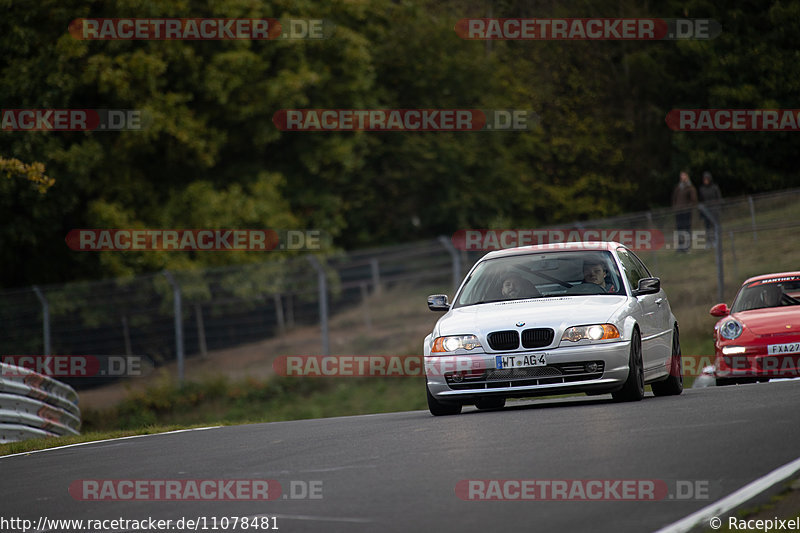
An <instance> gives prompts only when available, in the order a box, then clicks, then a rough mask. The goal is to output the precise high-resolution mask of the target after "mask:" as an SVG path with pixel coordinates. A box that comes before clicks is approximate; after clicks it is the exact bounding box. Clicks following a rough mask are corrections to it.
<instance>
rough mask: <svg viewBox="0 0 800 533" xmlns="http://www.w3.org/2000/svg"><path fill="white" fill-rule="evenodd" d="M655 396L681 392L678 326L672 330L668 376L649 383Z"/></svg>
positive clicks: (673, 394)
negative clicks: (662, 379)
mask: <svg viewBox="0 0 800 533" xmlns="http://www.w3.org/2000/svg"><path fill="white" fill-rule="evenodd" d="M651 388H652V389H653V394H654V395H655V396H677V395H678V394H680V393H682V392H683V373H682V368H681V341H680V338H679V337H678V326H677V325H676V326H675V329H674V330H673V331H672V355H671V356H670V358H669V376H667V379H665V380H664V381H659V382H658V383H653V384H652V385H651Z"/></svg>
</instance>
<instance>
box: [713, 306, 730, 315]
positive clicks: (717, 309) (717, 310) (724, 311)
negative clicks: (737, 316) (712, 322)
mask: <svg viewBox="0 0 800 533" xmlns="http://www.w3.org/2000/svg"><path fill="white" fill-rule="evenodd" d="M709 313H711V316H718V317H723V316H728V315H729V314H731V310H730V309H728V304H717V305H715V306H714V307H712V308H711V311H709Z"/></svg>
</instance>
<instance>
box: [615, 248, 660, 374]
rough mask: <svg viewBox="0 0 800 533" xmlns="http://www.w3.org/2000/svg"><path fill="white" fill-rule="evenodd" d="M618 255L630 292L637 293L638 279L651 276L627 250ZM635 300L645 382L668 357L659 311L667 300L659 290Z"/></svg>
mask: <svg viewBox="0 0 800 533" xmlns="http://www.w3.org/2000/svg"><path fill="white" fill-rule="evenodd" d="M617 256H618V257H619V260H620V263H622V269H623V270H624V274H625V277H626V278H627V280H628V283H629V284H630V286H631V290H636V288H637V287H638V286H639V280H640V279H642V278H648V277H650V272H649V271H648V270H647V267H645V266H644V264H643V263H642V262H641V261H640V260H639V258H638V257H636V256H635V255H633V253H632V252H630V251H629V250H627V249H625V248H618V249H617ZM636 301H637V302H638V304H639V316H637V317H636V320H637V322H638V323H639V329H640V330H641V334H642V362H643V364H644V371H645V379H647V378H648V376H647V375H646V374H647V372H648V370H651V371H652V370H657V369H658V368H659V367H663V366H664V365H665V364H666V356H667V354H665V353H664V347H663V342H664V339H662V338H661V337H662V330H663V326H662V323H663V318H662V317H663V309H662V308H663V307H666V306H665V305H664V303H665V301H666V300H665V298H664V294H663V291H659V292H658V293H656V294H643V295H641V296H636Z"/></svg>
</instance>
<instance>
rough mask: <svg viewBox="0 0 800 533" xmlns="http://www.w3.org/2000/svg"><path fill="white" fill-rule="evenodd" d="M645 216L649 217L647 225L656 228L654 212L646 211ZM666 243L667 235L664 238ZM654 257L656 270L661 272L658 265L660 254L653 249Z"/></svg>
mask: <svg viewBox="0 0 800 533" xmlns="http://www.w3.org/2000/svg"><path fill="white" fill-rule="evenodd" d="M645 217H646V218H647V227H648V228H649V229H650V230H653V229H655V224H654V223H653V212H652V211H648V212H647V213H645ZM664 243H665V244H666V237H665V238H664ZM652 258H653V263H654V264H655V271H656V272H660V270H661V269H660V268H659V267H658V254H657V253H656V251H655V250H653V251H652Z"/></svg>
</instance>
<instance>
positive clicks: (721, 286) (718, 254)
mask: <svg viewBox="0 0 800 533" xmlns="http://www.w3.org/2000/svg"><path fill="white" fill-rule="evenodd" d="M697 209H698V210H699V211H700V212H701V213H702V214H703V216H704V217H706V218H707V219H708V220H710V221H711V223H712V224H714V240H715V241H716V242H715V244H716V246H715V247H714V254H715V260H716V263H717V301H718V302H724V301H725V275H724V272H723V262H722V261H723V259H722V225H721V224H720V222H719V219H718V218H717V216H716V215H715V214H714V213H712V212H711V210H710V209H709V208H708V207H706V205H705V204H697Z"/></svg>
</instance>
